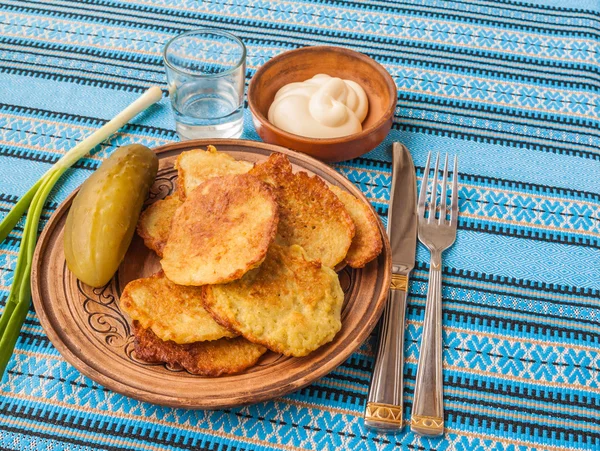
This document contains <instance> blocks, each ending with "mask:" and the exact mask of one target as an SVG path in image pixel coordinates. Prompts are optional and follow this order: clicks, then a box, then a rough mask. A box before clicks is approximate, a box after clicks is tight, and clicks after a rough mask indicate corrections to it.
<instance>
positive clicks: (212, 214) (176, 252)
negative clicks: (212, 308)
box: [161, 174, 279, 286]
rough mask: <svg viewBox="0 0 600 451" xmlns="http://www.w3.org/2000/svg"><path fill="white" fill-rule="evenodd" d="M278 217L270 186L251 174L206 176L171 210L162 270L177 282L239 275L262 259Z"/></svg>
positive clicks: (197, 282)
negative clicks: (184, 199) (171, 218)
mask: <svg viewBox="0 0 600 451" xmlns="http://www.w3.org/2000/svg"><path fill="white" fill-rule="evenodd" d="M278 219H279V213H278V206H277V202H276V200H275V195H274V194H273V189H272V188H271V187H270V186H268V185H267V184H266V183H263V182H261V181H260V180H258V179H257V178H256V177H253V176H251V175H248V174H242V175H227V176H223V177H217V178H213V179H210V180H208V181H207V182H204V183H203V184H202V185H200V186H199V187H198V188H196V189H195V190H194V191H192V192H191V193H189V194H188V197H187V199H186V201H185V202H184V203H183V205H181V207H179V208H178V209H177V211H176V212H175V216H174V217H173V221H172V222H171V233H170V234H169V239H168V240H167V245H166V246H165V248H164V250H163V259H162V260H161V265H162V268H163V270H164V271H165V274H166V275H167V277H168V278H169V279H171V280H172V281H173V282H175V283H177V284H179V285H196V286H199V285H207V284H214V283H226V282H230V281H232V280H236V279H239V278H240V277H242V276H243V275H244V274H245V273H246V272H248V271H249V270H251V269H253V268H256V267H257V266H258V265H260V264H261V263H262V261H263V260H264V259H265V256H266V255H267V249H268V248H269V245H270V244H271V242H272V241H273V239H274V238H275V233H276V232H277V224H278Z"/></svg>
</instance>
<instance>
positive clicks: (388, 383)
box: [365, 274, 408, 432]
mask: <svg viewBox="0 0 600 451" xmlns="http://www.w3.org/2000/svg"><path fill="white" fill-rule="evenodd" d="M407 289H408V276H404V275H399V274H393V275H392V286H391V289H390V293H389V297H388V300H387V303H386V306H385V310H384V312H383V317H382V319H381V330H380V335H379V349H378V351H377V358H376V360H375V368H374V369H373V377H372V378H371V385H370V386H369V395H368V397H367V406H366V409H365V426H367V427H368V428H370V429H375V430H379V431H390V432H391V431H394V430H400V429H402V426H403V410H404V406H403V402H402V401H403V399H402V398H403V396H402V395H403V389H404V317H405V314H406V297H407Z"/></svg>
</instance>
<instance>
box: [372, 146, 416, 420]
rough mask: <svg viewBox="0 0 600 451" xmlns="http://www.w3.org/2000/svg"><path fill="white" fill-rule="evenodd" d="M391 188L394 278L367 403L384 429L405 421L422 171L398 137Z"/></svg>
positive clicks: (388, 230) (394, 150) (390, 230)
mask: <svg viewBox="0 0 600 451" xmlns="http://www.w3.org/2000/svg"><path fill="white" fill-rule="evenodd" d="M390 191H391V195H390V204H389V209H388V224H387V233H388V236H389V239H390V246H391V249H392V283H391V286H390V293H389V296H388V300H387V304H386V307H385V310H384V312H383V317H382V319H381V324H380V326H381V328H380V336H379V349H378V351H377V358H376V360H375V368H374V370H373V377H372V379H371V385H370V386H369V395H368V398H367V406H366V409H365V425H366V426H367V427H369V428H372V429H377V430H383V431H393V430H399V429H401V428H402V426H403V409H404V406H403V389H404V373H403V371H404V322H405V321H404V319H405V314H406V298H407V295H408V293H407V292H408V278H409V275H410V272H411V270H412V269H413V267H414V265H415V253H416V247H417V177H416V175H415V167H414V165H413V161H412V158H411V156H410V153H409V151H408V149H407V148H406V147H405V146H403V145H402V144H400V143H397V142H396V143H394V146H393V149H392V186H391V190H390Z"/></svg>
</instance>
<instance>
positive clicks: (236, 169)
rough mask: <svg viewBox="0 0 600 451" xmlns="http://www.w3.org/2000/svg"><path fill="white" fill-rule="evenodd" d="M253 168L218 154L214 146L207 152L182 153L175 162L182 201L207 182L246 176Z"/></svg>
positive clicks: (207, 149) (249, 164) (200, 150)
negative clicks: (214, 178)
mask: <svg viewBox="0 0 600 451" xmlns="http://www.w3.org/2000/svg"><path fill="white" fill-rule="evenodd" d="M252 166H253V164H252V163H249V162H247V161H240V160H236V159H235V158H233V157H232V156H230V155H228V154H226V153H223V152H217V149H216V148H215V147H214V146H208V147H207V148H206V150H202V149H195V150H189V151H187V152H181V154H180V155H179V156H178V157H177V161H176V162H175V169H177V175H178V179H177V187H178V189H177V192H178V193H179V197H180V199H181V200H185V198H186V197H187V196H188V194H189V193H191V192H192V191H193V190H194V188H196V187H197V186H199V185H200V184H202V183H204V182H205V181H207V180H209V179H211V178H213V177H219V176H222V175H228V174H244V173H246V172H248V171H249V170H250V169H252Z"/></svg>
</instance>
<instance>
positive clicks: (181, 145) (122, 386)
mask: <svg viewBox="0 0 600 451" xmlns="http://www.w3.org/2000/svg"><path fill="white" fill-rule="evenodd" d="M207 145H214V146H215V147H217V148H219V146H238V147H246V148H254V149H260V150H265V151H268V152H270V153H272V152H280V153H283V154H285V155H288V156H291V157H293V158H294V159H296V160H299V161H300V162H301V164H300V166H303V164H302V163H308V164H309V165H311V166H313V167H315V168H319V169H322V170H323V171H324V172H326V173H332V172H333V173H335V176H333V177H334V178H335V179H336V181H337V182H340V184H341V185H342V186H343V187H344V188H346V189H347V190H348V191H350V192H351V193H352V194H354V195H355V196H357V197H359V198H360V199H361V200H362V201H363V202H365V203H366V204H367V205H368V206H369V208H370V209H371V211H372V212H373V214H375V215H376V216H377V213H376V212H375V211H374V209H373V207H372V205H371V203H370V202H369V201H368V200H367V199H366V197H365V196H364V194H363V193H362V191H361V190H360V189H359V188H357V187H356V186H355V185H354V184H353V183H352V182H350V181H349V180H348V179H347V178H346V177H345V176H344V175H342V174H340V173H338V172H337V171H335V170H334V169H333V168H331V167H329V166H328V165H327V164H325V163H323V162H321V161H319V160H317V159H315V158H313V157H311V156H309V155H307V154H303V153H299V152H295V151H293V150H290V149H287V148H284V147H281V146H277V145H273V144H266V143H263V142H260V141H251V140H242V139H199V140H189V141H180V142H172V143H169V144H165V145H162V146H158V147H155V148H153V149H152V150H153V151H154V152H155V153H156V154H157V155H160V154H161V153H167V152H169V153H171V152H172V153H174V154H179V153H181V152H183V151H185V150H190V149H192V148H198V147H200V148H202V147H206V146H207ZM307 169H309V168H307ZM309 170H310V169H309ZM311 172H312V171H311ZM79 188H80V187H77V188H75V189H74V190H73V192H72V193H70V194H69V195H68V196H67V198H66V199H65V200H64V201H63V202H61V204H60V205H59V206H58V207H57V208H56V210H55V211H54V213H53V214H52V216H51V217H50V219H49V220H48V223H47V224H46V226H45V227H44V229H43V231H42V233H41V234H40V237H39V239H38V242H37V245H36V248H35V252H34V255H33V262H32V271H31V288H32V298H33V304H34V307H35V311H36V315H37V317H38V320H39V322H40V324H41V326H42V328H43V330H44V332H45V333H46V335H47V336H48V338H49V340H50V342H51V343H52V345H53V346H54V347H55V348H56V350H57V351H58V352H59V353H60V354H61V356H62V357H63V358H64V359H65V360H66V361H67V362H68V363H69V364H70V365H72V366H73V367H74V368H75V369H76V370H78V371H79V372H80V373H82V374H84V375H85V376H87V377H89V378H90V379H92V380H93V381H95V382H97V383H99V384H101V385H102V386H103V387H105V388H107V389H109V390H111V391H113V392H116V393H119V394H122V395H125V396H128V397H130V398H133V399H137V400H140V401H143V402H150V403H153V404H157V405H162V406H168V407H175V408H188V409H203V410H213V409H221V408H230V407H236V406H242V405H247V404H254V403H259V402H264V401H269V400H272V399H275V398H277V397H280V396H284V395H286V394H289V393H291V392H294V391H297V390H300V389H301V388H303V387H306V386H308V385H310V384H311V383H313V382H314V381H316V380H317V379H319V378H321V377H323V376H325V375H326V374H329V373H330V372H332V371H333V370H335V369H336V368H337V367H338V366H339V365H341V364H342V363H344V361H346V360H347V359H348V358H349V357H350V356H351V355H352V354H353V353H354V352H355V351H356V349H357V348H358V347H359V346H360V345H361V344H362V343H363V342H364V341H365V340H366V339H367V338H368V337H369V335H370V334H371V332H372V331H373V329H374V328H375V326H376V324H377V322H378V320H379V318H380V316H381V314H382V312H383V308H384V306H385V301H386V300H387V295H388V289H387V288H386V287H388V286H389V284H390V280H391V266H392V262H391V250H390V245H389V241H388V238H387V234H386V232H385V229H384V228H383V224H382V222H381V221H377V223H378V227H379V230H380V234H381V236H382V240H383V249H382V253H381V255H382V256H383V258H384V265H383V281H382V283H381V292H380V293H376V296H377V297H376V298H374V299H373V300H372V301H371V302H372V303H374V306H375V309H374V314H373V315H372V317H371V319H370V321H368V322H367V323H365V324H364V327H363V328H362V329H361V331H360V332H359V333H358V334H357V336H356V337H355V338H354V339H353V340H352V341H351V342H350V343H349V345H348V346H346V347H345V348H343V349H339V350H338V351H339V352H337V353H336V354H334V355H333V356H332V358H331V359H330V360H327V362H326V363H325V364H323V365H322V366H320V367H317V368H314V369H313V370H312V371H309V372H308V373H307V374H304V373H303V374H302V375H301V376H299V377H298V378H297V379H295V380H294V381H293V382H291V383H289V384H287V385H282V386H279V387H267V389H265V390H262V391H260V392H258V393H256V392H255V391H252V392H249V393H244V394H242V395H240V396H239V397H237V398H236V399H235V400H232V401H233V402H231V401H230V402H228V400H227V399H221V398H210V399H208V400H207V399H204V402H202V400H193V399H189V398H188V400H184V399H182V398H175V397H173V396H172V395H164V394H161V393H157V392H154V391H152V392H150V391H141V390H140V389H138V388H135V387H131V386H130V385H127V384H126V383H124V382H122V381H120V380H119V378H118V377H115V375H114V373H112V374H106V373H102V372H100V371H98V370H97V369H95V368H94V367H93V366H92V365H90V363H89V362H87V361H85V360H83V359H81V358H80V357H79V356H78V355H76V354H75V353H74V352H73V351H72V350H71V348H70V347H69V344H68V343H67V342H65V340H63V338H62V336H61V335H63V334H65V332H64V330H62V331H57V330H56V328H55V325H54V322H53V321H52V320H51V319H50V317H49V315H48V312H46V309H45V307H44V301H43V300H42V298H43V295H42V293H41V291H42V289H41V285H42V279H41V276H40V274H41V273H42V270H41V263H42V260H41V256H42V255H44V253H45V250H46V248H47V245H48V244H49V243H48V240H47V238H48V236H51V235H52V232H53V231H54V229H55V228H56V226H57V225H58V223H59V222H60V218H61V217H62V216H64V214H66V213H65V212H64V210H68V209H69V208H70V206H71V203H72V201H73V198H74V197H75V196H76V194H77V193H78V192H79ZM379 258H380V257H379ZM305 358H310V355H309V356H307V357H305ZM232 376H234V375H232ZM215 379H217V378H215Z"/></svg>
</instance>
